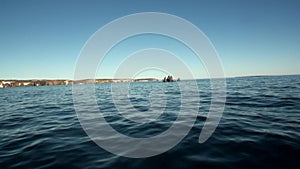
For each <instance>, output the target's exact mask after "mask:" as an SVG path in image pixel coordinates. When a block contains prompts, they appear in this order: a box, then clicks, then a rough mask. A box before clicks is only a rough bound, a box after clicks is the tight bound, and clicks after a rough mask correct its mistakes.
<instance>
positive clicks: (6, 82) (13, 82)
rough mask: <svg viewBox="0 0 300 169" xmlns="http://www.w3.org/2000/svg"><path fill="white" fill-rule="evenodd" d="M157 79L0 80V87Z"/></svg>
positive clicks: (152, 79) (151, 80)
mask: <svg viewBox="0 0 300 169" xmlns="http://www.w3.org/2000/svg"><path fill="white" fill-rule="evenodd" d="M153 81H159V79H156V78H141V79H84V80H76V81H74V80H62V79H60V80H0V88H7V87H21V86H54V85H72V84H92V83H117V82H153Z"/></svg>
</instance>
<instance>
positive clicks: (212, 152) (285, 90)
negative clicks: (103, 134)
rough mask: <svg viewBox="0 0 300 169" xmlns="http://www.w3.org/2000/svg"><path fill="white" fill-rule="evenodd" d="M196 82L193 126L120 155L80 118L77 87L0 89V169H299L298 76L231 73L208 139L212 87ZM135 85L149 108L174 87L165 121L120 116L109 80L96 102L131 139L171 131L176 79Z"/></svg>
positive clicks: (135, 100) (139, 103)
mask: <svg viewBox="0 0 300 169" xmlns="http://www.w3.org/2000/svg"><path fill="white" fill-rule="evenodd" d="M197 82H198V84H199V88H200V95H201V107H200V109H199V116H198V118H197V121H196V123H195V125H194V127H193V128H192V129H191V131H190V132H189V133H188V135H187V136H186V137H185V138H184V139H183V140H182V141H181V142H180V143H179V144H178V145H177V146H175V147H174V148H172V149H171V150H169V151H167V152H165V153H163V154H160V155H158V156H154V157H150V158H142V159H132V158H126V157H120V156H115V155H113V154H111V153H109V152H107V151H105V150H103V149H102V148H100V147H98V146H97V145H96V144H95V143H94V142H93V141H91V140H90V139H89V137H88V136H87V134H86V133H85V132H84V130H83V129H82V128H81V125H80V123H79V121H78V119H77V115H76V112H75V110H74V106H73V99H72V88H71V86H50V87H49V86H48V87H46V86H45V87H43V86H41V87H20V88H5V89H0V168H1V169H2V168H122V169H124V168H125V169H126V168H138V169H140V168H149V169H152V168H187V169H192V168H197V169H199V168H223V169H224V168H236V169H240V168H272V169H274V168H299V159H300V158H299V157H300V128H299V127H300V76H270V77H244V78H229V79H227V101H226V107H225V111H224V113H223V117H222V119H221V121H220V124H219V126H218V128H217V129H216V131H215V132H214V134H213V135H212V137H210V138H209V139H208V140H207V141H206V142H205V143H203V144H199V143H198V137H199V133H200V131H201V128H202V127H203V124H204V121H205V119H206V117H205V116H204V114H205V112H207V111H208V109H209V106H210V90H209V81H208V80H198V81H197ZM182 83H184V82H182ZM120 85H121V84H120ZM132 85H133V86H134V88H131V91H130V92H131V93H130V95H131V97H130V100H131V103H132V104H133V106H134V107H135V108H136V109H137V110H139V111H140V112H145V113H146V112H147V110H149V100H148V96H147V93H148V94H149V92H150V91H151V89H152V88H153V87H156V88H164V86H163V85H168V87H167V88H168V89H171V90H170V91H165V92H171V93H170V94H171V95H170V97H164V99H166V105H167V108H166V110H165V111H166V112H167V113H166V114H164V115H162V116H160V117H159V118H160V123H159V125H157V124H156V123H149V124H148V125H142V126H136V124H135V123H132V122H131V121H126V120H124V118H120V115H118V114H117V113H116V108H115V107H114V105H113V103H112V101H111V98H110V97H109V89H110V84H99V85H96V91H97V101H98V103H99V105H101V106H100V107H99V109H101V111H102V112H103V113H107V114H108V116H107V121H109V122H111V123H112V126H113V127H114V128H115V129H116V130H118V131H120V132H124V133H125V134H126V135H130V136H132V137H151V136H153V135H156V134H159V133H160V132H162V131H163V130H166V129H168V127H170V125H171V124H172V122H173V121H174V120H175V119H176V115H177V112H178V110H179V107H180V105H179V104H180V102H178V99H176V98H177V97H174V98H172V96H177V95H180V92H178V91H176V90H177V89H178V86H177V85H176V83H161V82H153V83H152V82H149V83H134V84H132ZM201 115H203V116H201ZM157 127H158V128H157ZM124 146H126V145H124Z"/></svg>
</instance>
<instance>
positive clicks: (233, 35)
mask: <svg viewBox="0 0 300 169" xmlns="http://www.w3.org/2000/svg"><path fill="white" fill-rule="evenodd" d="M137 12H164V13H170V14H173V15H177V16H179V17H182V18H184V19H187V20H188V21H190V22H192V23H193V24H194V25H196V26H197V27H199V29H201V30H202V31H203V32H204V33H205V34H206V35H207V37H208V38H209V39H210V40H211V42H212V43H213V45H214V46H215V48H216V50H217V52H218V54H219V56H220V58H221V61H222V63H223V67H224V71H225V74H226V76H228V77H232V76H247V75H275V74H276V75H281V74H300V66H299V63H300V1H298V0H294V1H291V0H281V1H276V0H257V1H256V0H218V1H214V0H211V1H197V0H194V1H188V0H185V1H183V0H182V1H177V0H170V1H161V0H157V1H156V0H151V1H150V0H148V1H146V0H122V1H114V0H108V1H74V0H42V1H41V0H26V1H22V0H18V1H17V0H0V79H56V78H59V79H63V78H67V79H72V78H73V71H74V68H75V63H76V59H77V57H78V54H79V52H80V49H81V48H82V47H83V45H84V44H85V42H86V41H87V40H88V38H89V37H90V36H91V35H92V34H93V33H94V32H95V31H97V30H98V29H99V28H101V27H102V26H104V25H105V24H107V23H109V22H110V21H112V20H114V19H117V18H119V17H122V16H125V15H128V14H132V13H137ZM112 64H114V63H112ZM195 71H197V70H195ZM100 75H101V74H100ZM150 75H151V74H150ZM109 76H110V73H109V72H104V74H103V77H109ZM98 78H101V77H98ZM198 78H201V74H199V77H198Z"/></svg>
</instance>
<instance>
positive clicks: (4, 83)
mask: <svg viewBox="0 0 300 169" xmlns="http://www.w3.org/2000/svg"><path fill="white" fill-rule="evenodd" d="M299 75H300V74H287V75H249V76H235V77H225V78H226V79H232V78H247V77H253V78H255V77H275V76H299ZM209 79H210V78H199V79H195V80H209ZM211 79H218V78H211ZM183 80H192V79H183ZM153 81H162V79H157V78H139V79H130V78H123V79H110V78H105V79H82V80H76V81H74V80H68V79H31V80H17V79H0V88H7V87H22V86H54V85H72V84H92V83H118V82H153Z"/></svg>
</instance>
